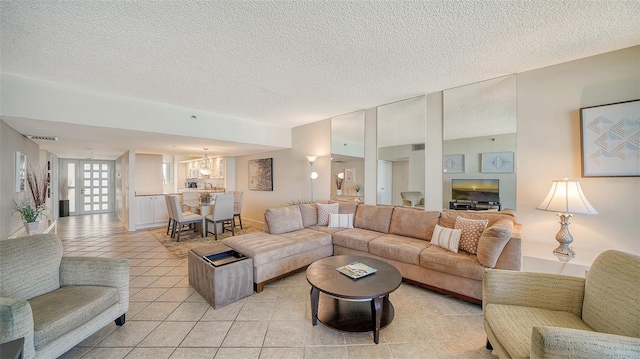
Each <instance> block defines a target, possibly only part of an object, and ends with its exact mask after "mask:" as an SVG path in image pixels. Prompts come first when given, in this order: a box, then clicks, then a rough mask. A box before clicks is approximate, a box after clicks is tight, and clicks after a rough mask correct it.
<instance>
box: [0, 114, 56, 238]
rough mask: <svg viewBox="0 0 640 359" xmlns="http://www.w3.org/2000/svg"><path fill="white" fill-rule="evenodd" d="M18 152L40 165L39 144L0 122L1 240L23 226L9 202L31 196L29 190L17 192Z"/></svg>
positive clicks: (30, 161)
mask: <svg viewBox="0 0 640 359" xmlns="http://www.w3.org/2000/svg"><path fill="white" fill-rule="evenodd" d="M16 151H20V152H22V153H24V154H26V155H27V161H28V162H29V163H34V164H36V165H37V164H39V163H40V151H39V147H38V144H36V143H35V142H33V141H31V140H30V139H28V138H26V137H24V136H22V135H21V134H20V133H19V132H18V131H16V130H14V129H13V128H12V127H11V126H9V125H7V124H6V123H4V121H0V238H7V237H8V236H9V235H10V234H11V233H13V232H15V231H17V230H18V229H20V227H22V226H23V225H22V220H21V219H20V215H19V214H15V215H13V214H12V213H11V212H12V211H11V208H9V201H11V200H12V199H14V198H20V197H21V196H22V195H29V190H28V189H27V191H26V192H21V193H17V192H16V191H15V156H16ZM45 163H46V161H45ZM48 215H49V214H48Z"/></svg>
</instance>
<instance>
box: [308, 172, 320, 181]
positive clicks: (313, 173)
mask: <svg viewBox="0 0 640 359" xmlns="http://www.w3.org/2000/svg"><path fill="white" fill-rule="evenodd" d="M309 177H310V178H311V179H312V180H314V179H317V178H318V172H311V173H310V174H309Z"/></svg>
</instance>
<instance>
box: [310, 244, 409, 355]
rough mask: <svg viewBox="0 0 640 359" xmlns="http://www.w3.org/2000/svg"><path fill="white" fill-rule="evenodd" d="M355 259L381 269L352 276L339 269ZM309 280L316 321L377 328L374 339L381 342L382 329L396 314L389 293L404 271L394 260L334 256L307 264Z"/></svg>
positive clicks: (349, 329) (347, 327)
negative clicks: (363, 275) (397, 267)
mask: <svg viewBox="0 0 640 359" xmlns="http://www.w3.org/2000/svg"><path fill="white" fill-rule="evenodd" d="M353 262H360V263H364V264H366V265H368V266H369V267H372V268H375V269H376V270H377V271H376V272H375V273H373V274H369V275H367V276H365V277H361V278H359V279H352V278H350V277H348V276H346V275H344V274H342V273H340V272H338V271H337V270H336V268H338V267H341V266H344V265H347V264H349V263H353ZM307 281H308V282H309V284H311V322H312V324H313V325H316V324H318V320H319V321H320V322H322V323H323V324H325V325H327V326H329V327H331V328H334V329H337V330H340V331H345V332H368V331H373V341H374V342H375V343H376V344H378V340H379V337H380V329H381V328H384V327H386V326H387V325H389V323H391V321H392V320H393V316H394V314H395V311H394V309H393V305H392V304H391V302H390V301H389V293H391V292H393V291H394V290H396V289H398V287H399V286H400V284H401V283H402V275H401V274H400V272H399V271H398V270H397V269H396V268H395V267H394V266H392V265H391V264H388V263H386V262H383V261H381V260H377V259H374V258H369V257H360V256H333V257H327V258H323V259H320V260H318V261H316V262H314V263H312V264H311V265H310V266H309V267H308V268H307ZM320 293H323V294H325V295H322V296H321V295H320Z"/></svg>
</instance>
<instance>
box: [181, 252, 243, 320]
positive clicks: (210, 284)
mask: <svg viewBox="0 0 640 359" xmlns="http://www.w3.org/2000/svg"><path fill="white" fill-rule="evenodd" d="M205 256H209V257H210V258H212V261H208V260H206V259H205V258H204V257H205ZM187 261H188V269H189V284H190V285H191V286H192V287H193V288H194V289H195V290H197V291H198V293H200V295H201V296H202V297H203V298H204V299H205V300H206V301H207V302H209V304H210V305H211V306H212V307H213V308H215V309H218V308H221V307H223V306H225V305H227V304H230V303H233V302H235V301H236V300H238V299H242V298H244V297H248V296H250V295H251V294H253V260H252V259H251V258H249V257H246V256H244V255H241V254H239V253H238V252H236V251H234V250H233V249H232V248H230V247H228V246H226V245H224V244H222V243H215V244H212V245H205V246H201V247H196V248H192V249H191V250H189V256H188V259H187Z"/></svg>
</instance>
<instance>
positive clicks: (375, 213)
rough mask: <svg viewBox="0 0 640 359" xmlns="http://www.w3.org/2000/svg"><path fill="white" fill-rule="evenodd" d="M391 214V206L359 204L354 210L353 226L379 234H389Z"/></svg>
mask: <svg viewBox="0 0 640 359" xmlns="http://www.w3.org/2000/svg"><path fill="white" fill-rule="evenodd" d="M392 213H393V207H392V206H372V205H368V204H360V205H358V209H357V210H356V216H355V219H354V221H353V222H354V223H353V226H354V227H356V228H362V229H368V230H370V231H376V232H380V233H389V225H390V224H391V214H392Z"/></svg>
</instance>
